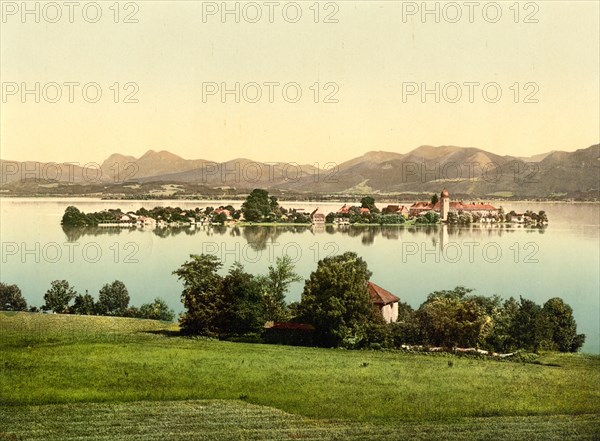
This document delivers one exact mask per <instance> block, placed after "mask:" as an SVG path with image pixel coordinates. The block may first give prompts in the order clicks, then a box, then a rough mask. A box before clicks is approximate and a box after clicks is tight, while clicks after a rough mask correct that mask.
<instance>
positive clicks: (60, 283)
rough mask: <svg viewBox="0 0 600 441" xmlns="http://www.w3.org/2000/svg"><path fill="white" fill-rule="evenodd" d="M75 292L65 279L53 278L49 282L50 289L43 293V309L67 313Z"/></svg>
mask: <svg viewBox="0 0 600 441" xmlns="http://www.w3.org/2000/svg"><path fill="white" fill-rule="evenodd" d="M76 295H77V292H76V291H75V289H73V288H72V287H71V286H70V285H69V282H67V281H66V280H54V281H53V282H52V283H51V284H50V289H49V290H48V291H46V294H44V302H45V304H44V306H43V307H42V309H44V310H45V311H52V312H57V313H60V314H62V313H67V312H68V311H69V303H70V302H71V300H73V299H74V298H75V296H76Z"/></svg>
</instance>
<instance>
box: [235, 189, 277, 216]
mask: <svg viewBox="0 0 600 441" xmlns="http://www.w3.org/2000/svg"><path fill="white" fill-rule="evenodd" d="M276 202H277V201H276V200H275V203H276ZM271 204H272V201H271V200H270V199H269V193H268V192H267V191H266V190H261V189H259V188H257V189H254V190H252V192H251V193H250V194H249V195H248V197H247V198H246V200H245V201H244V203H243V204H242V213H243V214H244V219H246V220H248V221H250V222H256V221H260V220H261V219H262V218H264V217H267V216H268V215H269V213H270V212H271Z"/></svg>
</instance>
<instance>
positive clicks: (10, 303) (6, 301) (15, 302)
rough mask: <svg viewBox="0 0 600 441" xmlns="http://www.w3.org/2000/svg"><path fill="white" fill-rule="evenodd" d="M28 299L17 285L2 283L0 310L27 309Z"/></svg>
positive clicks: (0, 285) (0, 288)
mask: <svg viewBox="0 0 600 441" xmlns="http://www.w3.org/2000/svg"><path fill="white" fill-rule="evenodd" d="M26 310H27V301H26V300H25V299H24V298H23V295H22V294H21V290H20V289H19V287H18V286H17V285H7V284H5V283H0V311H26Z"/></svg>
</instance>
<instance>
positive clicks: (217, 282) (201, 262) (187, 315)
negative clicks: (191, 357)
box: [173, 254, 223, 336]
mask: <svg viewBox="0 0 600 441" xmlns="http://www.w3.org/2000/svg"><path fill="white" fill-rule="evenodd" d="M190 258H191V260H188V261H187V262H185V263H184V264H183V265H181V267H180V268H179V269H177V270H175V271H174V272H173V274H175V275H177V277H178V278H179V280H181V281H182V282H183V291H182V293H181V301H182V303H183V306H184V307H185V308H186V311H185V312H184V313H183V314H182V315H181V318H180V320H179V323H180V326H181V331H182V332H183V333H185V334H199V335H208V336H213V335H216V334H218V333H219V324H218V321H217V320H218V314H219V312H220V307H221V303H222V301H221V289H222V284H223V278H222V277H221V276H220V275H219V274H218V273H217V271H218V270H219V269H220V268H221V266H222V264H221V262H220V261H219V259H218V258H217V257H215V256H212V255H209V254H201V255H195V254H192V255H191V256H190Z"/></svg>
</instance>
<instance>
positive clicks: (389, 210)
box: [381, 205, 408, 216]
mask: <svg viewBox="0 0 600 441" xmlns="http://www.w3.org/2000/svg"><path fill="white" fill-rule="evenodd" d="M381 212H382V213H383V214H399V215H401V216H408V208H406V207H405V206H404V205H388V206H387V207H385V208H384V209H383V210H381Z"/></svg>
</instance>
